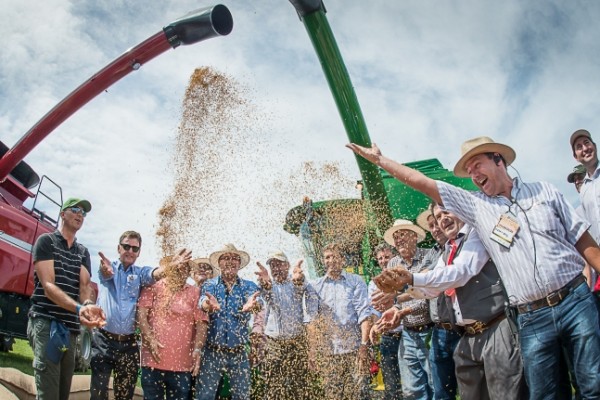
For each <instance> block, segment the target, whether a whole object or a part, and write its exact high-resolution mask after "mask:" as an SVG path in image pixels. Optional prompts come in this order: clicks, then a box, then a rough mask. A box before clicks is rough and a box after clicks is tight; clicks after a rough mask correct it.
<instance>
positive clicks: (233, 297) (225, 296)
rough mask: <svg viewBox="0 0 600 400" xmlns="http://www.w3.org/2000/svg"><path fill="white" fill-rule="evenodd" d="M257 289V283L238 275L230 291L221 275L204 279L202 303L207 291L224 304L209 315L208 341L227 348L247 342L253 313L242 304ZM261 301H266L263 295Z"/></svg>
mask: <svg viewBox="0 0 600 400" xmlns="http://www.w3.org/2000/svg"><path fill="white" fill-rule="evenodd" d="M258 291H259V288H258V286H257V285H256V283H254V282H252V281H247V280H245V279H241V278H239V277H238V278H237V281H236V282H235V284H234V285H233V286H232V287H231V291H228V290H227V287H226V286H225V283H224V282H223V280H222V279H221V276H217V277H216V278H212V279H209V280H207V281H206V282H204V285H202V296H201V297H200V303H199V305H201V304H202V302H203V301H204V300H205V299H206V293H210V294H211V295H213V296H214V297H215V298H216V299H217V301H218V302H219V305H220V306H221V310H220V311H217V312H213V313H211V314H210V324H209V328H208V337H207V340H206V343H208V344H209V345H210V344H212V345H216V346H223V347H228V348H236V347H240V346H243V345H245V344H246V343H247V342H248V340H249V339H250V333H249V330H248V325H249V322H250V316H251V313H249V312H242V307H243V306H244V304H246V302H247V301H248V299H249V298H250V297H251V296H252V295H253V294H254V293H256V292H258ZM258 300H259V302H260V303H261V304H262V303H263V300H262V299H261V298H259V299H258Z"/></svg>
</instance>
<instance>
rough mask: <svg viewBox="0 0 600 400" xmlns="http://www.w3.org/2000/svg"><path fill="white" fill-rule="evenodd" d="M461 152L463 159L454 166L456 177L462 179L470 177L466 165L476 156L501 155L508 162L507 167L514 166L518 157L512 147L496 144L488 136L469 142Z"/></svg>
mask: <svg viewBox="0 0 600 400" xmlns="http://www.w3.org/2000/svg"><path fill="white" fill-rule="evenodd" d="M460 152H461V157H460V159H459V160H458V162H457V163H456V165H455V166H454V175H456V176H459V177H462V178H468V177H469V174H468V173H467V168H466V167H465V164H466V163H467V161H469V160H470V159H471V158H473V157H475V156H476V155H479V154H483V153H499V154H500V155H501V156H502V158H504V161H506V166H507V167H508V166H509V165H510V164H512V163H513V161H515V158H516V157H517V156H516V154H515V151H514V150H513V149H512V148H511V147H509V146H507V145H505V144H501V143H496V142H494V141H493V140H492V139H491V138H489V137H487V136H479V137H476V138H473V139H469V140H467V141H466V142H464V143H463V144H462V145H461V146H460Z"/></svg>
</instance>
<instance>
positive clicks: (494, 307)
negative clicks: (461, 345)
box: [436, 232, 508, 325]
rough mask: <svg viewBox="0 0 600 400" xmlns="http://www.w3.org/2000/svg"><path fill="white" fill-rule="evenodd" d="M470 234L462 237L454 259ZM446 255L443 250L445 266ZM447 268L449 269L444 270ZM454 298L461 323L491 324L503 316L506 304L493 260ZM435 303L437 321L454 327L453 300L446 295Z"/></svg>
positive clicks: (447, 252) (447, 250) (458, 290)
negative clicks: (458, 308) (458, 305)
mask: <svg viewBox="0 0 600 400" xmlns="http://www.w3.org/2000/svg"><path fill="white" fill-rule="evenodd" d="M469 233H470V232H469ZM469 233H467V234H466V235H465V237H464V239H463V240H462V241H461V243H460V245H459V246H458V248H457V249H456V254H455V257H458V255H459V254H460V251H461V249H462V246H463V244H464V243H465V242H466V240H467V237H468V235H469ZM449 253H450V252H449V248H446V249H445V251H444V254H443V255H442V257H443V260H444V263H446V265H447V262H448V256H449ZM446 268H452V267H448V266H446ZM456 296H457V298H458V303H459V304H460V311H461V313H462V316H463V318H464V319H473V320H476V321H481V322H484V323H487V322H489V321H491V320H492V319H494V318H496V317H497V316H498V315H500V314H501V313H503V312H504V309H505V307H506V304H508V299H507V298H506V292H505V290H504V287H503V285H502V281H501V279H500V275H499V274H498V270H497V269H496V265H495V264H494V262H493V261H492V259H489V260H488V261H487V263H486V264H485V265H484V266H483V268H482V269H481V271H480V272H479V273H478V274H477V275H475V276H474V277H472V278H471V279H470V280H469V281H468V282H467V283H466V284H465V285H464V286H463V287H460V288H456ZM436 301H437V303H438V314H439V316H440V320H441V321H442V322H451V323H452V324H453V325H456V318H455V316H454V310H453V309H452V299H451V298H450V297H449V296H446V295H445V294H441V295H440V296H438V298H437V299H436Z"/></svg>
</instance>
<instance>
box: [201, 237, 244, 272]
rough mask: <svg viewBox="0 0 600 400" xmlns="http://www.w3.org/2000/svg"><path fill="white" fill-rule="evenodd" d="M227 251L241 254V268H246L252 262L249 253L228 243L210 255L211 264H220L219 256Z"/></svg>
mask: <svg viewBox="0 0 600 400" xmlns="http://www.w3.org/2000/svg"><path fill="white" fill-rule="evenodd" d="M227 253H234V254H237V255H238V256H240V258H241V259H242V260H241V262H240V268H244V267H245V266H246V265H248V263H249V262H250V255H249V254H248V253H246V252H245V251H241V250H238V249H237V248H236V247H235V246H234V245H233V244H231V243H227V244H226V245H225V246H223V248H222V249H221V250H218V251H215V252H214V253H212V254H211V255H210V256H209V257H208V259H209V260H210V265H212V266H213V267H214V266H215V265H219V257H221V256H222V255H223V254H227Z"/></svg>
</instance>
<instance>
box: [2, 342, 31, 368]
mask: <svg viewBox="0 0 600 400" xmlns="http://www.w3.org/2000/svg"><path fill="white" fill-rule="evenodd" d="M32 360H33V351H32V350H31V347H30V346H29V343H28V342H27V340H21V339H15V343H14V344H13V349H12V351H11V352H8V353H1V352H0V368H15V369H18V370H19V371H21V372H23V373H25V374H27V375H33V367H32V366H31V361H32Z"/></svg>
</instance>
